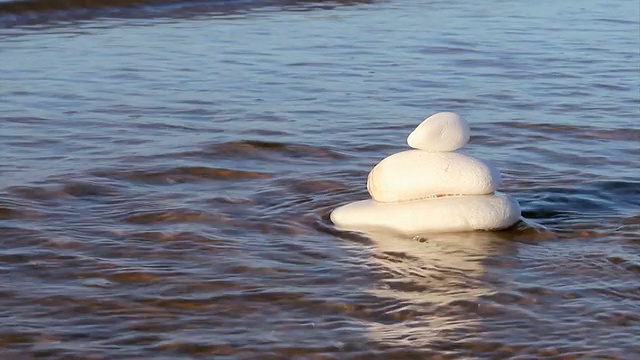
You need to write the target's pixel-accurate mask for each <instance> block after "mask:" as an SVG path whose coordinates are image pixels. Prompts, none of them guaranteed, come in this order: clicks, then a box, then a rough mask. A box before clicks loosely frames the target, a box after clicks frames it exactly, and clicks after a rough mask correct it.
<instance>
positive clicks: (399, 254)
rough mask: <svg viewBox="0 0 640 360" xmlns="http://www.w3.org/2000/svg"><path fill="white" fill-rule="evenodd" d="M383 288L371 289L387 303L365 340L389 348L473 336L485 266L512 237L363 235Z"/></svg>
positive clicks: (431, 344) (501, 234)
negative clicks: (370, 245)
mask: <svg viewBox="0 0 640 360" xmlns="http://www.w3.org/2000/svg"><path fill="white" fill-rule="evenodd" d="M367 235H369V237H370V238H371V240H373V242H374V244H375V247H376V250H377V251H376V252H375V253H374V261H375V262H376V263H377V264H376V265H378V266H379V267H377V268H378V269H379V270H380V271H381V272H382V277H383V280H382V284H381V285H379V286H377V287H376V288H374V289H373V290H371V293H372V294H374V295H375V296H376V297H378V298H380V299H381V300H382V301H383V302H384V303H385V304H388V303H392V304H393V305H391V306H386V307H385V308H384V311H385V318H390V319H392V320H391V321H384V322H371V323H370V326H369V335H370V336H371V337H372V338H373V339H375V341H379V342H383V343H385V344H387V345H390V346H401V345H402V346H406V345H407V342H410V343H411V345H412V346H425V345H429V347H430V348H433V347H434V343H443V342H449V343H451V341H456V340H460V339H463V338H465V337H468V336H469V335H472V334H473V333H475V332H477V330H474V329H477V327H478V326H479V324H480V323H479V320H480V317H479V316H478V314H477V310H478V304H477V303H476V299H477V298H478V297H479V296H481V295H484V294H488V293H491V292H492V289H491V288H489V286H488V284H487V283H486V281H484V280H483V275H484V267H483V261H484V259H486V258H487V257H488V256H490V255H492V254H496V253H499V252H500V251H501V250H500V249H501V248H502V249H503V248H504V247H508V246H509V244H512V243H510V242H508V241H507V239H508V238H512V237H513V236H514V234H513V233H512V232H469V233H450V234H438V235H429V236H425V237H416V238H413V239H409V238H401V237H394V236H392V235H387V234H376V233H370V234H367Z"/></svg>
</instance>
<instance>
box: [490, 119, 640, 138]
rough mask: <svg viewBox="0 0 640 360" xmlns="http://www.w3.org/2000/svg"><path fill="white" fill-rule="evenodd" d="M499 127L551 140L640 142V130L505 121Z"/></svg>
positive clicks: (498, 124)
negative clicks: (535, 133) (525, 130)
mask: <svg viewBox="0 0 640 360" xmlns="http://www.w3.org/2000/svg"><path fill="white" fill-rule="evenodd" d="M496 125H497V126H505V127H510V128H516V129H528V130H535V131H536V132H537V134H538V136H539V138H540V139H549V138H550V137H551V136H550V135H551V134H553V137H558V136H561V137H563V138H566V137H569V138H579V139H586V140H611V141H631V142H640V129H610V128H608V129H605V128H599V127H595V126H573V125H559V124H540V123H527V122H512V121H505V122H499V123H496Z"/></svg>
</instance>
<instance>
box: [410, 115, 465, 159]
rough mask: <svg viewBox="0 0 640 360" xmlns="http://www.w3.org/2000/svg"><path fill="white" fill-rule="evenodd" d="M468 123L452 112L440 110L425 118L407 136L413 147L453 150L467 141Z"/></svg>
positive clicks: (427, 149) (431, 149) (429, 149)
mask: <svg viewBox="0 0 640 360" xmlns="http://www.w3.org/2000/svg"><path fill="white" fill-rule="evenodd" d="M469 134H470V131H469V124H467V122H466V120H464V119H462V118H461V117H460V116H458V115H457V114H455V113H452V112H441V113H437V114H434V115H431V116H429V117H428V118H426V119H425V120H424V121H423V122H422V123H420V125H418V127H416V129H415V130H413V132H412V133H411V134H409V137H408V138H407V144H409V146H411V147H412V148H414V149H420V150H426V151H454V150H456V149H460V148H461V147H463V146H464V145H465V144H466V143H467V142H468V141H469Z"/></svg>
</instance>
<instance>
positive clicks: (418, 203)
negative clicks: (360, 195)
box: [331, 193, 520, 236]
mask: <svg viewBox="0 0 640 360" xmlns="http://www.w3.org/2000/svg"><path fill="white" fill-rule="evenodd" d="M519 219H520V205H519V204H518V202H517V201H516V200H515V199H513V198H511V197H510V196H508V195H505V194H500V193H495V194H494V195H460V196H446V197H440V198H433V199H423V200H414V201H403V202H394V203H382V202H378V201H375V200H363V201H357V202H354V203H350V204H347V205H344V206H341V207H339V208H337V209H335V210H333V212H332V213H331V221H332V222H333V223H334V224H335V225H336V226H337V227H339V228H342V229H345V230H357V231H381V230H382V231H391V232H394V233H399V234H403V235H409V236H415V235H422V234H426V233H445V232H463V231H475V230H500V229H505V228H508V227H509V226H511V225H513V224H515V223H516V222H518V220H519Z"/></svg>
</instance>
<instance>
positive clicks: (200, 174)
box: [92, 166, 270, 185]
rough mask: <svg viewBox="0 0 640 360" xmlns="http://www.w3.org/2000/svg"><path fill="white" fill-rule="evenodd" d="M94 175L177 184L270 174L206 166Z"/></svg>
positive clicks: (106, 172)
mask: <svg viewBox="0 0 640 360" xmlns="http://www.w3.org/2000/svg"><path fill="white" fill-rule="evenodd" d="M92 174H93V175H94V176H98V177H106V178H113V179H124V180H128V181H134V182H142V183H146V184H155V185H158V184H176V183H193V182H201V181H215V180H218V181H232V180H251V179H266V178H269V177H270V174H267V173H263V172H257V171H244V170H235V169H226V168H212V167H204V166H186V167H176V168H172V169H167V170H160V171H158V170H151V169H150V170H99V171H94V172H93V173H92Z"/></svg>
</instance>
